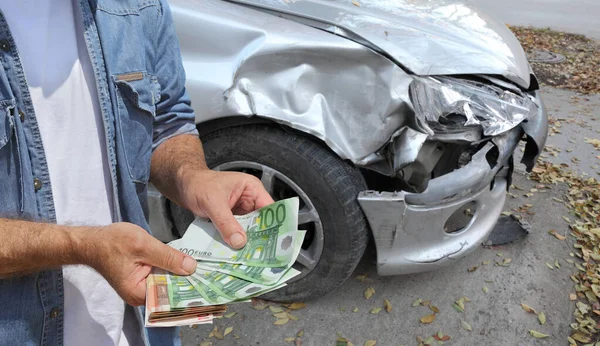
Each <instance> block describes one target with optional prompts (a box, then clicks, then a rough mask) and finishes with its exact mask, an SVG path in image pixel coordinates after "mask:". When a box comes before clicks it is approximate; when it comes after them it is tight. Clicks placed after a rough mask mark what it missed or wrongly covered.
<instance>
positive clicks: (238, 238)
mask: <svg viewBox="0 0 600 346" xmlns="http://www.w3.org/2000/svg"><path fill="white" fill-rule="evenodd" d="M207 214H208V217H210V219H211V220H212V222H213V223H214V224H215V226H216V227H217V230H219V233H221V238H223V240H225V242H227V244H229V246H231V247H232V248H234V249H239V248H242V247H243V246H244V245H246V232H244V230H243V229H242V226H241V225H240V223H239V222H238V221H237V220H236V219H235V217H233V213H232V212H231V210H230V209H229V208H218V207H217V208H211V210H207Z"/></svg>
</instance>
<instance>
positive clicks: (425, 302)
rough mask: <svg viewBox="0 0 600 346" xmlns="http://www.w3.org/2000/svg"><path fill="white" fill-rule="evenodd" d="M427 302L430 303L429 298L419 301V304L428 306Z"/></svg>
mask: <svg viewBox="0 0 600 346" xmlns="http://www.w3.org/2000/svg"><path fill="white" fill-rule="evenodd" d="M429 304H431V300H424V301H422V302H421V305H423V306H428V305H429Z"/></svg>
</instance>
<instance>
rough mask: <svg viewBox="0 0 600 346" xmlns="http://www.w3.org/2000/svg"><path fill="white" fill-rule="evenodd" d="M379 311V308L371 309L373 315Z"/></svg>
mask: <svg viewBox="0 0 600 346" xmlns="http://www.w3.org/2000/svg"><path fill="white" fill-rule="evenodd" d="M380 311H381V308H373V309H371V313H372V314H373V315H375V314H378V313H379V312H380Z"/></svg>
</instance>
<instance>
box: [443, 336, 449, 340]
mask: <svg viewBox="0 0 600 346" xmlns="http://www.w3.org/2000/svg"><path fill="white" fill-rule="evenodd" d="M448 340H450V335H444V336H443V337H442V341H448Z"/></svg>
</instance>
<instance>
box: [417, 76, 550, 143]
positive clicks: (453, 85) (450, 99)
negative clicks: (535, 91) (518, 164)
mask: <svg viewBox="0 0 600 346" xmlns="http://www.w3.org/2000/svg"><path fill="white" fill-rule="evenodd" d="M410 95H411V99H412V102H413V106H414V109H415V115H416V117H417V119H419V120H420V121H421V126H422V127H423V128H424V130H426V131H427V132H429V134H430V135H434V134H435V133H436V132H438V133H448V132H450V133H451V132H457V131H464V126H480V127H481V128H482V130H483V134H484V135H485V136H496V135H499V134H501V133H504V132H507V131H509V130H510V129H512V128H514V127H515V126H517V125H519V124H520V123H521V122H523V121H524V120H526V119H529V118H530V117H532V116H534V115H536V114H537V111H538V107H537V105H536V103H535V102H533V100H532V99H531V98H530V96H529V95H527V94H525V93H521V92H519V91H515V90H504V89H502V88H500V87H497V86H495V85H490V84H484V83H481V82H477V81H473V80H467V79H459V78H454V77H435V78H434V77H414V81H413V82H412V83H411V85H410Z"/></svg>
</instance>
